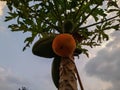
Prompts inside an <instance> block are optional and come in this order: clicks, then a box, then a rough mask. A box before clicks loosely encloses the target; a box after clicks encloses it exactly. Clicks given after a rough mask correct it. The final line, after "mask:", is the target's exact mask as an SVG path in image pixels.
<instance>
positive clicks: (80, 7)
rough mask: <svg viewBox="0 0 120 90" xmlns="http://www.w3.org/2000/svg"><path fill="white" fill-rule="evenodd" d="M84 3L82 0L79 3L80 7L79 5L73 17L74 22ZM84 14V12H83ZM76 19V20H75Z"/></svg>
mask: <svg viewBox="0 0 120 90" xmlns="http://www.w3.org/2000/svg"><path fill="white" fill-rule="evenodd" d="M84 2H85V0H83V1H82V2H81V5H80V7H79V9H78V11H77V13H76V14H75V16H74V19H73V20H74V21H76V20H77V18H76V17H77V16H78V14H79V12H80V10H81V8H82V6H83V5H84ZM86 9H87V8H86ZM83 13H84V12H83ZM75 18H76V19H75Z"/></svg>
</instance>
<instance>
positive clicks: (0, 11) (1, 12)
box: [0, 1, 6, 16]
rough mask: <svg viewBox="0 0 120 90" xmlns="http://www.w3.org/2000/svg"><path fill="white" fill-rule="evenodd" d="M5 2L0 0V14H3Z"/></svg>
mask: <svg viewBox="0 0 120 90" xmlns="http://www.w3.org/2000/svg"><path fill="white" fill-rule="evenodd" d="M5 5H6V2H3V1H0V16H2V15H3V8H4V7H5Z"/></svg>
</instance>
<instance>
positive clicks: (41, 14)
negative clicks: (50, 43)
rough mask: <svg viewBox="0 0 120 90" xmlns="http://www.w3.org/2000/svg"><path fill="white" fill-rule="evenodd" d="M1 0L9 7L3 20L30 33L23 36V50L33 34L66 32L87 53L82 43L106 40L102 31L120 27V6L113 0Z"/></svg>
mask: <svg viewBox="0 0 120 90" xmlns="http://www.w3.org/2000/svg"><path fill="white" fill-rule="evenodd" d="M2 1H7V7H8V9H9V12H8V14H9V15H8V16H6V19H5V21H10V20H13V19H14V20H15V21H16V23H12V24H10V25H9V26H8V27H9V28H10V29H11V30H12V31H13V32H14V31H22V32H24V33H25V32H31V36H30V37H27V38H26V39H25V43H26V45H25V47H24V48H23V50H25V49H26V47H28V46H29V45H30V44H31V43H32V42H33V41H34V39H35V37H36V36H39V38H44V37H46V36H47V35H56V34H59V33H66V32H67V33H71V34H73V36H74V37H75V39H76V42H77V47H78V48H80V49H81V50H82V52H83V53H85V54H86V55H87V53H86V51H87V50H86V49H85V48H84V47H83V46H90V47H93V46H98V45H100V44H101V43H102V42H103V41H104V40H109V35H108V34H107V33H106V31H108V30H111V29H114V30H119V29H120V7H119V6H118V4H117V0H2ZM18 2H19V3H18ZM111 15H112V17H111ZM66 21H67V22H71V23H66ZM88 21H91V23H88ZM71 25H72V27H69V26H71ZM67 29H68V30H67Z"/></svg>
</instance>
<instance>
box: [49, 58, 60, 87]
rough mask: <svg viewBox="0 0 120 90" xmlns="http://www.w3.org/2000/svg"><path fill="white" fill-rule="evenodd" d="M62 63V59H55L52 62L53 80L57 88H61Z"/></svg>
mask: <svg viewBox="0 0 120 90" xmlns="http://www.w3.org/2000/svg"><path fill="white" fill-rule="evenodd" d="M60 61H61V57H59V56H58V57H55V58H54V60H53V62H52V68H51V72H52V80H53V83H54V85H55V86H56V88H58V87H59V67H60Z"/></svg>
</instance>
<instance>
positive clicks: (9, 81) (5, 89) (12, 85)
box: [0, 67, 26, 90]
mask: <svg viewBox="0 0 120 90" xmlns="http://www.w3.org/2000/svg"><path fill="white" fill-rule="evenodd" d="M24 85H26V82H25V81H24V80H22V79H20V78H19V77H16V76H14V75H13V73H12V72H11V71H9V70H6V69H4V68H2V67H0V90H17V89H18V88H20V87H21V86H24Z"/></svg>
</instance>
